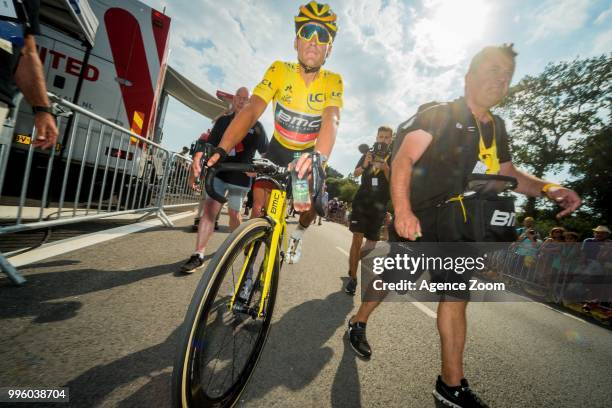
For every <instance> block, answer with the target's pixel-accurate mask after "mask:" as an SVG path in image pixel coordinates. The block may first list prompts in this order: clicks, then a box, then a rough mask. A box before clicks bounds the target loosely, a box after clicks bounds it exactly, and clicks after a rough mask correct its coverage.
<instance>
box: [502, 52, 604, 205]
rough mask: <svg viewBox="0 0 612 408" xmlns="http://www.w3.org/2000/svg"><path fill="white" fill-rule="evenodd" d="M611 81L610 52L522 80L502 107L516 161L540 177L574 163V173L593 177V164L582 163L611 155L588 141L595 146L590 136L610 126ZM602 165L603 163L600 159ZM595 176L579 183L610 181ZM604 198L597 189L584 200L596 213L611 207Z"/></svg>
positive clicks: (590, 185) (591, 185)
mask: <svg viewBox="0 0 612 408" xmlns="http://www.w3.org/2000/svg"><path fill="white" fill-rule="evenodd" d="M611 84H612V53H611V54H608V55H602V56H599V57H593V58H586V59H576V60H574V61H571V62H559V63H555V64H552V63H551V64H548V65H547V66H546V68H545V69H544V71H543V72H542V73H540V74H539V75H537V76H526V77H525V78H523V79H521V81H520V82H519V83H518V84H517V85H516V86H514V87H513V88H512V89H511V90H510V92H509V95H508V97H507V98H506V100H505V101H504V103H503V104H502V105H501V106H500V108H499V109H500V110H501V115H502V117H504V118H506V119H509V120H511V122H512V129H511V131H510V143H511V149H512V155H513V162H514V163H515V164H516V165H518V167H521V168H523V169H526V170H527V171H528V172H530V173H531V174H533V175H535V176H537V177H544V176H545V175H546V174H550V173H553V172H560V171H563V170H567V169H568V166H572V175H574V176H575V177H578V178H585V177H587V178H588V177H590V174H589V173H590V169H589V168H588V167H586V166H582V165H581V164H583V163H590V162H592V161H593V160H594V159H595V157H596V156H598V155H602V154H603V155H605V156H608V154H609V152H610V150H608V151H607V152H606V153H603V152H600V153H596V150H597V149H598V148H599V146H600V144H597V143H596V144H595V145H594V146H591V147H589V148H587V146H590V145H591V143H590V142H589V138H590V137H592V136H593V135H598V134H602V133H605V131H604V129H605V128H606V127H607V129H609V125H610V118H611V116H612V110H611V107H612V93H611V92H610V91H611V86H612V85H611ZM607 134H608V135H609V130H608V133H607ZM602 137H603V136H602ZM604 147H605V143H604ZM606 158H607V157H606ZM600 165H602V166H604V165H605V163H601V160H600ZM606 175H607V176H609V166H608V172H607V173H606V174H604V175H603V177H606ZM596 180H597V181H596V182H595V181H592V182H588V183H586V184H584V185H581V187H584V191H586V190H587V189H588V188H596V189H604V188H608V186H609V185H610V183H609V182H608V183H607V184H600V181H601V177H600V175H597V177H596ZM568 182H569V180H568ZM601 197H602V195H601V194H599V193H593V194H591V195H589V196H588V197H587V198H588V199H589V201H588V202H587V203H586V204H587V206H588V208H589V209H590V210H591V211H592V212H593V214H594V215H596V214H602V213H604V212H605V211H604V210H605V207H606V205H605V204H607V206H608V207H609V203H610V202H609V201H607V202H605V203H603V204H604V206H603V207H602V202H601V200H600V198H601ZM593 198H596V199H595V200H593ZM525 210H526V212H527V213H529V214H534V211H535V200H534V199H529V200H528V202H527V205H526V207H525ZM608 211H609V210H608Z"/></svg>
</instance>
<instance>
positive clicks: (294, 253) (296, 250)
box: [287, 238, 302, 264]
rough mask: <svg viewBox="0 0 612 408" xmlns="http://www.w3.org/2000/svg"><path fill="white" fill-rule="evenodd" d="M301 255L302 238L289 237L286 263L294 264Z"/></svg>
mask: <svg viewBox="0 0 612 408" xmlns="http://www.w3.org/2000/svg"><path fill="white" fill-rule="evenodd" d="M301 256H302V240H301V239H295V238H291V240H290V241H289V248H288V249H287V263H289V264H294V263H298V262H299V261H300V257H301Z"/></svg>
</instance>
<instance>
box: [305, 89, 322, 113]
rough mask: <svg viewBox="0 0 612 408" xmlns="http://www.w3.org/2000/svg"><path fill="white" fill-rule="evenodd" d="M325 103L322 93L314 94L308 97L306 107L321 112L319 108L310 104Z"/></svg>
mask: <svg viewBox="0 0 612 408" xmlns="http://www.w3.org/2000/svg"><path fill="white" fill-rule="evenodd" d="M324 101H325V95H324V94H323V93H316V94H310V95H308V107H309V108H310V109H312V110H321V108H320V107H317V106H316V105H315V106H313V105H312V104H319V103H322V102H324Z"/></svg>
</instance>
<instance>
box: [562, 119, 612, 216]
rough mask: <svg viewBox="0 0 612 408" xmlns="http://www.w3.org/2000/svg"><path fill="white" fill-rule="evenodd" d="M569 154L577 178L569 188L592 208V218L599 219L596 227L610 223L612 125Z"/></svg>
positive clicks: (590, 137)
mask: <svg viewBox="0 0 612 408" xmlns="http://www.w3.org/2000/svg"><path fill="white" fill-rule="evenodd" d="M572 153H573V154H572V157H571V158H570V162H571V163H572V165H571V172H572V174H573V175H574V176H576V177H577V179H576V180H575V181H574V182H572V183H570V185H569V186H570V187H571V188H573V189H574V190H576V192H578V194H580V196H581V197H582V199H583V200H584V201H585V202H586V203H588V206H589V207H590V208H592V209H593V216H594V217H598V218H599V220H600V222H599V224H604V225H609V224H611V223H612V205H611V204H612V158H611V157H610V154H612V126H610V125H608V126H606V127H604V128H602V129H600V130H599V131H596V132H594V134H593V135H592V136H589V137H587V138H586V139H585V141H584V143H581V144H579V145H577V146H576V147H575V148H574V151H573V152H572Z"/></svg>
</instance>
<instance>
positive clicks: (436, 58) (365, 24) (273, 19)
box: [144, 0, 612, 174]
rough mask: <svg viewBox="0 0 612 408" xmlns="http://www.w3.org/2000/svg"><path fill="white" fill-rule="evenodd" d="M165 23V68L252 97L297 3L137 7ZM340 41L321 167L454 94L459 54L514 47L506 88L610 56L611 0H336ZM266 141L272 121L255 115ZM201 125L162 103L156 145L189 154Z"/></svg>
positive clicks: (239, 0) (278, 51)
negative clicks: (333, 115) (340, 96)
mask: <svg viewBox="0 0 612 408" xmlns="http://www.w3.org/2000/svg"><path fill="white" fill-rule="evenodd" d="M144 2H145V3H147V4H149V5H151V6H152V7H155V8H156V9H159V10H162V9H163V7H164V6H165V7H166V14H167V15H168V16H170V17H171V18H172V28H171V33H170V36H171V38H170V49H171V51H170V57H169V63H170V65H172V66H173V67H174V68H175V69H177V70H178V71H179V72H181V73H182V74H183V75H185V76H187V77H188V78H189V79H190V80H192V81H193V82H195V83H196V84H198V85H199V86H201V87H202V88H203V89H205V90H206V91H208V92H210V93H214V92H215V91H216V90H217V89H221V90H224V91H228V92H234V91H235V90H236V89H237V88H239V87H240V86H243V85H244V86H247V87H248V88H249V89H252V88H253V87H254V86H255V85H256V84H257V82H259V80H260V79H261V77H262V75H263V73H264V72H265V70H266V68H267V67H268V66H269V65H270V64H271V63H272V62H273V61H275V60H286V61H294V60H295V58H296V55H295V51H294V50H293V37H294V32H293V16H294V15H295V14H296V12H297V10H298V7H299V5H300V4H303V3H304V1H287V0H270V1H266V0H225V1H218V0H191V1H189V2H187V1H184V0H183V1H179V0H165V1H164V0H145V1H144ZM328 3H329V4H330V5H331V6H332V8H333V9H334V11H335V12H336V14H338V18H339V20H338V25H339V33H338V36H337V39H336V42H335V44H334V49H333V51H332V55H331V56H330V58H329V59H328V61H327V63H326V65H325V67H326V68H327V69H330V70H332V71H335V72H338V73H340V74H341V75H342V76H343V78H344V84H345V100H344V104H345V107H344V109H343V111H342V117H341V123H340V129H339V132H338V138H337V142H336V147H335V148H334V152H333V154H332V157H331V165H332V166H333V167H335V168H337V169H338V170H340V171H341V172H343V173H345V174H346V173H348V172H349V171H351V170H352V169H353V168H354V167H355V164H356V162H357V160H358V158H359V152H358V150H357V146H358V145H359V144H360V143H371V142H372V141H373V139H374V137H375V132H376V129H377V128H378V126H380V125H382V124H388V125H390V126H392V127H393V128H395V127H396V126H397V125H398V124H399V123H401V122H402V121H403V120H405V119H407V118H408V117H409V116H411V115H412V114H413V113H414V112H415V111H416V108H417V107H418V106H419V105H421V104H423V103H426V102H428V101H432V100H436V101H444V100H450V99H454V98H456V97H457V96H460V95H461V94H462V93H463V76H464V74H465V71H466V69H467V66H468V64H469V60H470V57H471V56H472V55H473V54H475V53H476V52H477V51H478V50H479V49H481V48H482V47H484V46H486V45H491V44H501V43H507V42H513V43H514V44H515V49H516V50H517V51H518V52H519V56H518V59H517V70H516V73H515V76H514V81H513V82H517V81H518V80H519V79H520V78H522V77H523V76H524V75H528V74H537V73H539V72H541V71H542V70H543V68H544V66H545V65H546V64H547V63H548V62H557V61H561V60H570V59H573V58H576V57H578V56H580V57H587V56H593V55H599V54H602V53H606V52H612V1H610V0H545V1H539V2H534V1H529V0H500V1H487V0H461V1H459V0H415V1H398V0H395V1H394V0H387V1H380V0H379V1H377V0H368V1H362V0H346V1H329V2H328ZM261 122H262V124H263V125H264V126H265V128H266V131H267V132H268V135H269V136H271V133H272V112H271V108H270V107H268V109H267V110H266V112H265V113H264V114H263V116H262V118H261ZM210 127H211V124H210V120H209V119H206V118H204V117H202V116H200V115H199V114H197V113H195V112H193V111H191V110H190V109H189V108H186V107H185V106H183V105H182V104H180V103H179V102H177V101H174V100H173V101H172V102H171V103H170V104H169V107H168V112H167V115H166V123H165V126H164V145H166V146H169V147H170V148H174V149H177V150H178V149H180V147H181V146H183V145H187V146H188V145H190V144H191V142H192V141H193V140H194V139H196V138H197V137H198V136H199V135H200V134H201V133H202V132H203V131H205V130H206V129H208V128H210Z"/></svg>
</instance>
